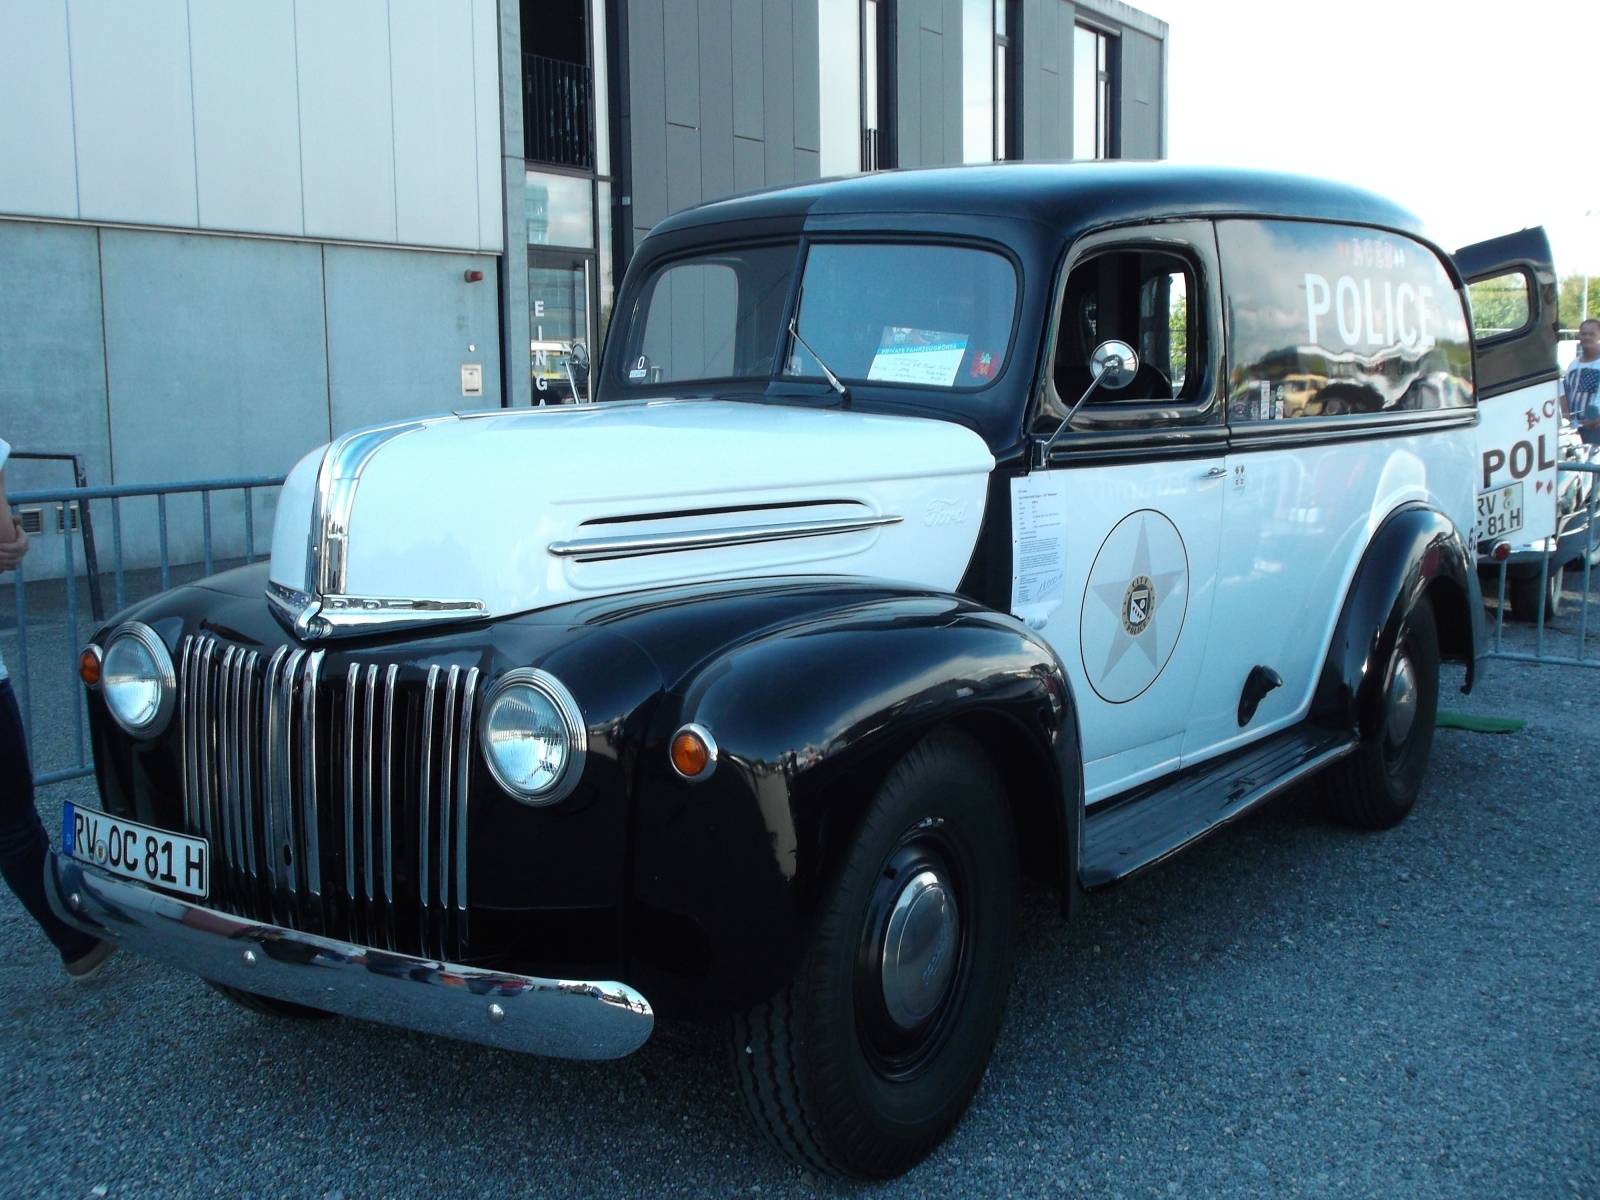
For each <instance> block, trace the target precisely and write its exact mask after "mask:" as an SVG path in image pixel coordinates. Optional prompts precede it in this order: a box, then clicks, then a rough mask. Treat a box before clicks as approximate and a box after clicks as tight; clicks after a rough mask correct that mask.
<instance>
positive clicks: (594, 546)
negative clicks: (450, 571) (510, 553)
mask: <svg viewBox="0 0 1600 1200" xmlns="http://www.w3.org/2000/svg"><path fill="white" fill-rule="evenodd" d="M904 519H905V518H903V517H898V516H883V517H836V518H832V519H828V520H822V521H782V522H775V523H773V524H769V525H735V526H731V527H729V528H726V529H696V530H690V531H689V532H687V533H638V534H624V535H622V536H618V537H592V538H575V539H573V540H572V541H567V542H551V543H550V553H551V554H553V555H555V556H556V557H557V558H570V559H573V560H574V561H576V562H605V561H608V560H610V559H616V558H641V557H643V556H645V555H648V554H676V553H680V552H682V551H685V550H713V549H719V548H722V547H726V546H749V545H754V544H756V543H759V542H781V541H788V540H790V539H792V538H812V537H827V536H830V535H833V534H841V533H855V532H858V531H860V530H866V529H877V528H879V527H881V526H884V525H898V524H899V523H900V522H901V521H902V520H904Z"/></svg>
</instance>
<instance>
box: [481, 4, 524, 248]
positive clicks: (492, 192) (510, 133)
mask: <svg viewBox="0 0 1600 1200" xmlns="http://www.w3.org/2000/svg"><path fill="white" fill-rule="evenodd" d="M506 7H507V9H508V10H511V11H515V10H516V5H511V4H508V5H507V6H506ZM499 37H500V18H499V15H498V13H497V12H496V11H495V0H473V3H472V77H473V79H474V81H475V84H474V89H473V104H474V109H475V118H474V120H475V122H476V131H475V132H476V137H477V154H476V167H477V172H478V249H479V250H503V249H505V246H506V236H505V208H504V207H503V205H504V199H505V198H504V196H503V195H502V188H503V182H504V177H505V175H506V174H507V172H506V171H504V170H503V160H502V153H501V137H500V98H501V88H502V87H503V86H504V84H503V81H502V78H501V73H500V43H499ZM519 54H520V52H519ZM514 62H515V65H517V66H519V67H520V65H521V63H520V57H519V59H518V60H514ZM511 82H512V84H513V87H512V89H511V90H510V92H509V93H508V94H509V95H510V96H511V97H513V98H514V102H513V103H511V104H508V105H507V107H506V113H505V118H506V124H507V126H508V128H507V130H506V140H507V141H508V142H512V144H514V145H515V147H516V157H517V159H519V160H520V159H521V156H522V103H521V99H522V73H521V71H520V70H518V71H517V72H516V73H515V75H514V77H513V79H512V81H511ZM512 126H514V128H512ZM513 139H514V141H513ZM515 165H517V166H518V167H520V161H519V163H518V164H515ZM511 173H514V174H515V175H516V177H517V178H519V179H520V178H521V177H522V172H521V170H520V169H518V170H516V171H514V172H511Z"/></svg>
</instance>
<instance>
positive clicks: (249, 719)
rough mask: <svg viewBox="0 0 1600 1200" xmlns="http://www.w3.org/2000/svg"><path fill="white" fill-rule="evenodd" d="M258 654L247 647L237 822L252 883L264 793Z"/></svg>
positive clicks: (263, 701) (262, 701)
mask: <svg viewBox="0 0 1600 1200" xmlns="http://www.w3.org/2000/svg"><path fill="white" fill-rule="evenodd" d="M261 675H262V671H261V655H260V653H259V652H258V651H255V650H252V651H250V678H249V680H248V683H247V685H246V689H245V722H246V724H245V735H244V747H245V751H244V765H245V777H246V778H247V779H248V780H249V786H248V787H247V788H246V789H245V791H244V794H243V795H241V796H240V797H239V824H240V826H241V827H242V832H243V834H244V853H245V860H246V861H247V862H248V865H249V868H250V881H251V883H255V882H256V881H257V880H258V879H260V873H259V871H258V870H257V867H256V813H257V811H259V809H260V808H261V805H260V803H259V802H258V801H257V797H258V796H260V795H264V794H265V790H266V789H265V787H264V785H263V780H262V774H263V772H264V771H265V769H266V758H265V756H264V746H263V744H262V730H263V728H264V727H265V723H266V722H265V718H264V716H263V713H262V708H263V706H264V705H265V704H266V689H265V687H263V688H262V692H261V699H260V700H259V701H258V700H257V699H256V681H257V680H258V679H260V678H261Z"/></svg>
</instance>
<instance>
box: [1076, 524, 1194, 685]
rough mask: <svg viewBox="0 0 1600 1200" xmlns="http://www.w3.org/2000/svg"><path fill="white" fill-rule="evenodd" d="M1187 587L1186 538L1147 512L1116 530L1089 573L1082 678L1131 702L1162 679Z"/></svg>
mask: <svg viewBox="0 0 1600 1200" xmlns="http://www.w3.org/2000/svg"><path fill="white" fill-rule="evenodd" d="M1130 543H1131V544H1130ZM1119 563H1120V564H1121V565H1120V566H1119V565H1118V564H1119ZM1188 582H1189V563H1188V557H1187V554H1186V553H1185V551H1184V548H1183V539H1182V537H1181V536H1179V534H1178V530H1177V528H1176V527H1175V526H1174V525H1173V524H1172V522H1171V521H1169V520H1168V519H1167V518H1166V517H1165V516H1164V515H1162V514H1161V513H1159V512H1155V511H1154V510H1150V509H1146V510H1143V511H1140V512H1136V513H1130V514H1129V515H1128V516H1126V517H1124V518H1123V519H1122V520H1121V521H1120V522H1118V523H1117V526H1116V528H1115V529H1113V530H1112V531H1111V533H1110V535H1109V536H1108V537H1107V538H1106V540H1105V544H1104V545H1102V546H1101V547H1100V552H1099V554H1098V555H1096V557H1095V562H1094V566H1093V568H1091V570H1090V572H1089V585H1088V589H1087V590H1088V591H1089V592H1091V593H1093V597H1094V598H1093V599H1091V598H1089V597H1088V596H1085V598H1084V609H1083V623H1082V636H1081V642H1082V650H1083V667H1084V673H1085V674H1086V675H1088V677H1089V682H1090V684H1091V686H1093V688H1094V690H1095V692H1096V693H1097V694H1099V695H1100V696H1101V697H1102V698H1103V699H1106V700H1109V701H1111V702H1112V703H1114V704H1119V703H1123V702H1125V701H1128V700H1131V699H1133V698H1134V697H1135V696H1137V695H1138V694H1140V693H1141V692H1143V691H1144V690H1145V689H1146V688H1148V687H1149V686H1150V685H1151V684H1152V683H1154V682H1155V680H1156V678H1157V676H1159V675H1160V674H1161V671H1162V668H1164V667H1165V666H1166V664H1167V659H1168V658H1169V657H1170V656H1171V654H1172V651H1173V648H1174V647H1175V646H1176V644H1177V640H1178V633H1179V631H1180V629H1181V628H1182V625H1183V618H1184V613H1185V609H1186V607H1187V602H1188ZM1129 655H1133V659H1132V660H1129ZM1135 662H1136V664H1137V665H1134V664H1135Z"/></svg>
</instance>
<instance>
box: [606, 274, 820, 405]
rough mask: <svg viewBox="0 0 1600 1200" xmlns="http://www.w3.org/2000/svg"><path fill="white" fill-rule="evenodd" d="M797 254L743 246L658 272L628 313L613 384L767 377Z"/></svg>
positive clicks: (630, 384)
mask: <svg viewBox="0 0 1600 1200" xmlns="http://www.w3.org/2000/svg"><path fill="white" fill-rule="evenodd" d="M798 250H799V247H798V246H797V245H796V244H795V243H794V242H788V243H784V244H782V245H776V246H743V247H736V248H730V249H728V250H721V251H718V252H717V253H715V254H704V255H697V256H695V257H693V258H680V259H677V260H675V261H673V262H669V263H666V264H664V265H662V266H660V267H658V268H657V269H656V270H655V272H654V273H653V274H652V275H651V276H650V278H649V280H648V281H646V283H645V286H644V291H643V293H642V294H641V296H640V298H639V303H638V305H637V306H636V307H635V309H634V322H633V327H632V329H630V330H629V339H628V342H627V343H626V346H627V354H626V356H625V357H623V358H622V359H621V360H620V362H619V364H618V372H619V374H620V376H621V377H620V379H619V380H618V382H619V383H621V384H623V385H624V386H625V387H648V386H651V385H653V384H660V383H681V382H684V381H685V380H702V379H748V378H752V377H758V378H763V379H765V378H767V377H769V376H770V375H771V374H772V368H773V361H774V359H775V357H776V355H777V353H778V334H779V327H780V325H781V324H782V322H783V314H784V309H785V308H786V307H787V306H788V303H789V288H790V284H791V282H792V280H793V277H794V266H795V256H796V254H797V253H798Z"/></svg>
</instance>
